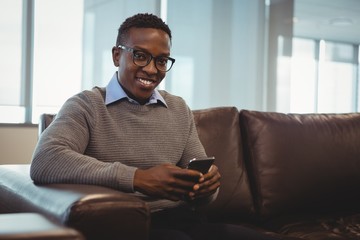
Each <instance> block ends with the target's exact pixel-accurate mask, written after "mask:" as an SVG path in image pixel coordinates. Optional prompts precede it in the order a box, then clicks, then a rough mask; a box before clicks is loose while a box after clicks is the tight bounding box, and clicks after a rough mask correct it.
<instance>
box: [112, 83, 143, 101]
mask: <svg viewBox="0 0 360 240" xmlns="http://www.w3.org/2000/svg"><path fill="white" fill-rule="evenodd" d="M118 83H119V84H120V86H121V88H122V89H123V90H124V92H125V93H126V94H127V95H128V96H129V97H130V98H131V99H133V100H135V101H137V102H138V103H139V104H141V105H145V104H146V103H147V102H149V99H150V98H147V99H139V98H137V97H135V96H134V95H133V94H132V93H131V92H130V91H128V90H127V89H126V88H125V87H124V86H123V85H122V84H121V83H120V81H118Z"/></svg>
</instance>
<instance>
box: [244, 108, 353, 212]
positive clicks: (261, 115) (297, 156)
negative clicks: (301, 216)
mask: <svg viewBox="0 0 360 240" xmlns="http://www.w3.org/2000/svg"><path fill="white" fill-rule="evenodd" d="M240 122H241V129H242V135H243V143H244V146H245V147H244V148H245V149H246V150H247V151H246V153H245V154H246V164H247V166H248V167H249V180H250V182H251V187H252V191H253V193H254V196H255V197H254V198H255V202H256V204H255V207H256V209H257V211H258V213H259V214H260V216H261V217H270V216H279V215H281V214H284V213H286V214H297V213H306V212H312V213H316V212H320V213H321V212H336V211H347V210H350V211H351V210H354V209H355V208H357V209H359V202H360V184H359V183H360V114H359V113H353V114H281V113H271V112H267V113H265V112H257V111H247V110H242V111H241V112H240ZM250 173H251V174H250Z"/></svg>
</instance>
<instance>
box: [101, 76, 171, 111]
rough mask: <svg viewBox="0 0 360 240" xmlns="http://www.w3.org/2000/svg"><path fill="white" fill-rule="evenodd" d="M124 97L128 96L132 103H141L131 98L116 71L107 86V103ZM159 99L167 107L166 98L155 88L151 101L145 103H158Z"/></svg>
mask: <svg viewBox="0 0 360 240" xmlns="http://www.w3.org/2000/svg"><path fill="white" fill-rule="evenodd" d="M123 98H126V99H127V100H128V101H129V102H131V103H134V104H139V105H140V103H138V102H137V101H136V100H134V99H132V98H130V97H129V96H128V95H127V94H126V92H125V91H124V89H123V88H122V87H121V86H120V83H119V82H118V78H117V72H115V74H114V75H113V77H112V78H111V80H110V82H109V83H108V85H107V86H106V96H105V105H108V104H110V103H113V102H116V101H118V100H120V99H123ZM159 101H160V102H161V103H163V104H164V106H165V107H167V104H166V102H165V99H164V98H163V97H162V96H161V95H160V93H159V91H158V90H157V89H155V90H154V92H153V93H152V95H151V97H150V99H149V101H148V102H147V103H146V104H145V105H149V104H156V103H158V102H159Z"/></svg>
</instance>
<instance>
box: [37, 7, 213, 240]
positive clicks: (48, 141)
mask: <svg viewBox="0 0 360 240" xmlns="http://www.w3.org/2000/svg"><path fill="white" fill-rule="evenodd" d="M170 47H171V31H170V29H169V27H168V26H167V25H166V24H165V23H164V22H163V21H162V20H161V19H160V18H158V17H156V16H154V15H152V14H137V15H135V16H133V17H130V18H128V19H126V21H125V22H124V23H123V24H122V25H121V26H120V28H119V31H118V37H117V41H116V46H115V47H113V48H112V56H113V62H114V65H115V66H116V67H117V72H116V73H115V74H114V76H113V77H112V79H111V80H110V82H109V84H108V85H107V87H106V88H99V87H95V88H94V89H92V90H91V91H83V92H81V93H79V94H77V95H75V96H73V97H72V98H70V99H69V100H68V101H66V103H65V104H64V105H63V107H62V108H61V110H60V111H59V113H58V114H57V116H56V119H55V120H54V121H53V123H52V124H51V125H50V126H49V127H48V128H47V129H46V130H45V131H44V133H43V134H42V135H41V137H40V139H39V142H38V145H37V147H36V149H35V152H34V155H33V160H32V164H31V177H32V179H33V180H34V181H35V182H36V183H78V184H95V185H102V186H106V187H110V188H114V189H117V190H120V191H124V192H129V194H130V193H131V194H135V195H136V196H138V197H140V198H142V199H144V201H146V202H147V203H148V205H149V206H150V209H151V212H152V223H153V231H152V236H151V237H152V238H153V239H161V238H164V239H168V238H170V237H171V238H174V237H173V236H176V237H177V238H178V239H190V236H191V235H193V234H192V233H191V232H192V231H193V230H191V229H192V228H193V227H194V226H197V224H201V223H202V221H203V220H202V218H200V217H199V216H197V214H196V213H195V212H194V211H193V210H192V209H194V207H196V206H197V205H199V204H207V203H209V202H211V201H213V200H214V199H215V198H216V195H217V190H218V188H219V186H220V174H219V172H218V168H217V167H216V166H215V165H212V166H211V168H210V170H209V171H208V173H206V174H201V173H200V172H198V171H195V170H189V169H186V166H187V164H188V162H189V160H190V159H192V158H195V157H198V158H201V157H206V153H205V151H204V148H203V146H202V145H201V143H200V140H199V138H198V135H197V132H196V128H195V124H194V120H193V116H192V112H191V110H190V109H189V108H188V107H187V105H186V103H185V102H184V101H183V100H182V99H181V98H180V97H177V96H173V95H171V94H169V93H167V92H166V91H160V90H157V89H156V87H157V86H158V85H159V84H160V82H161V81H162V80H163V79H164V77H165V75H166V72H167V71H169V70H170V69H171V67H172V65H173V63H174V62H175V59H173V58H171V57H170ZM177 215H178V216H179V217H177ZM169 216H171V218H172V219H176V221H175V222H173V223H170V224H169V221H168V220H169ZM188 218H190V219H191V221H192V222H193V223H194V224H193V225H191V227H190V228H188V227H186V226H185V225H186V223H189V222H187V221H185V219H188ZM179 223H180V225H181V223H184V225H181V226H180V227H177V226H178V225H179ZM188 229H189V231H188ZM197 229H200V228H197ZM206 231H208V230H204V232H206Z"/></svg>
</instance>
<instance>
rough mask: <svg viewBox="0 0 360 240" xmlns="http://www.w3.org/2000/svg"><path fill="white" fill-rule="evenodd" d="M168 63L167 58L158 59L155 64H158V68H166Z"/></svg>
mask: <svg viewBox="0 0 360 240" xmlns="http://www.w3.org/2000/svg"><path fill="white" fill-rule="evenodd" d="M168 61H169V59H168V58H167V57H159V58H157V59H156V63H157V64H159V65H160V66H166V65H167V63H168Z"/></svg>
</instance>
